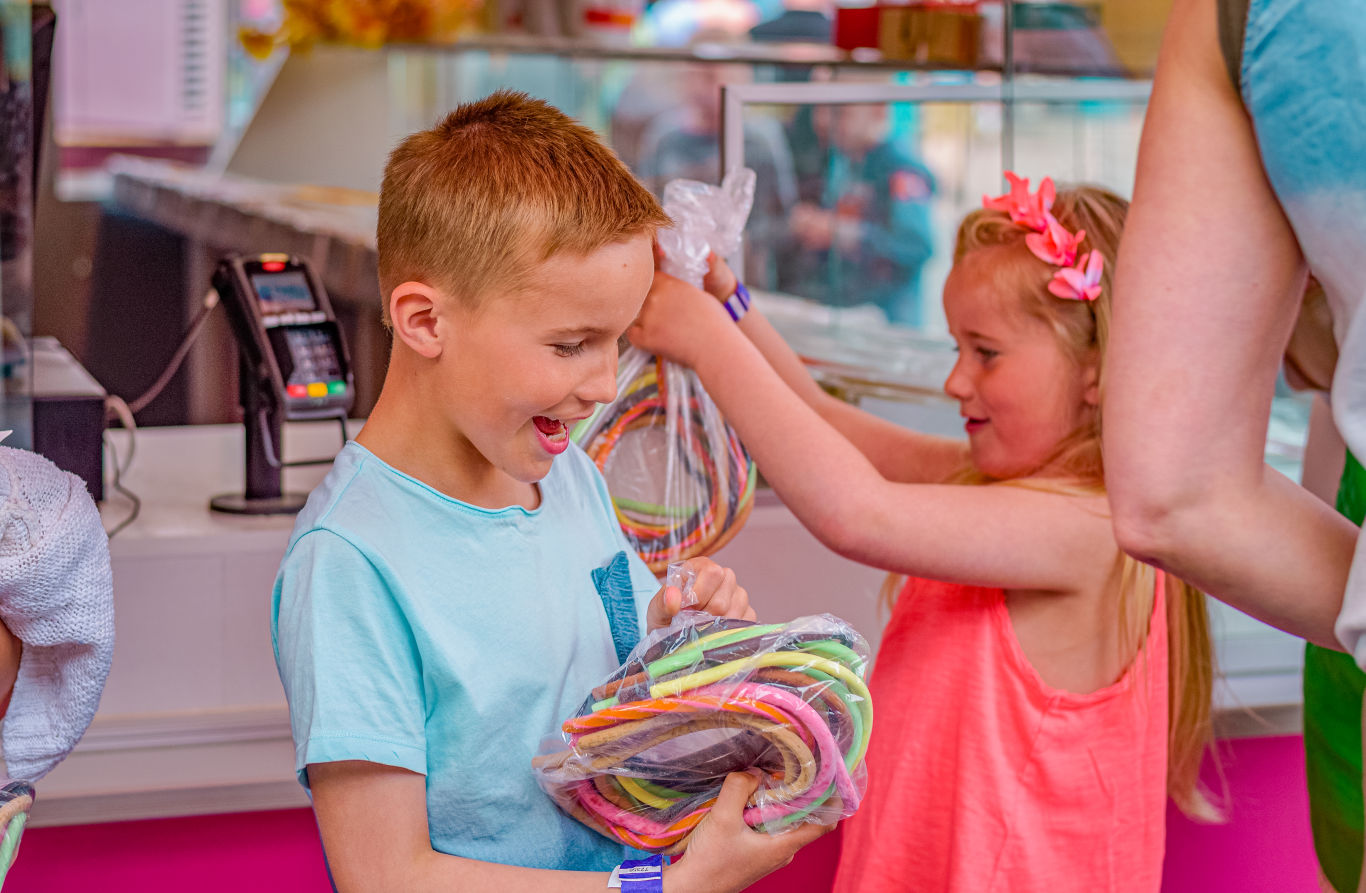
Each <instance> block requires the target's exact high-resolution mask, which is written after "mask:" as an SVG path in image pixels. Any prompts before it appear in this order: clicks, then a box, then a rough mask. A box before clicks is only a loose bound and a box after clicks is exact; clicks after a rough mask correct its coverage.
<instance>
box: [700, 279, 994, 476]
mask: <svg viewBox="0 0 1366 893" xmlns="http://www.w3.org/2000/svg"><path fill="white" fill-rule="evenodd" d="M703 287H704V288H705V289H706V290H707V291H708V292H709V293H710V294H711V295H713V296H714V297H717V298H719V299H725V298H727V297H729V296H730V295H731V294H733V293H734V292H735V274H734V273H733V272H731V269H730V267H729V266H727V265H726V263H725V261H723V260H720V259H717V258H713V259H712V267H711V270H710V271H709V272H708V273H707V278H706V280H705V281H704V282H703ZM740 331H742V332H744V333H745V336H746V337H747V338H749V340H750V341H751V342H752V343H753V344H754V346H755V347H757V348H758V349H759V352H760V353H761V354H763V356H764V359H766V360H767V361H768V363H769V365H770V366H772V367H773V369H774V371H775V372H777V373H778V376H779V377H780V378H782V380H783V381H784V382H786V383H787V386H788V387H790V388H791V389H792V390H793V391H794V392H795V393H796V394H797V396H799V397H800V398H801V399H802V400H803V401H804V402H805V403H806V404H807V405H808V406H810V407H811V408H812V409H814V410H815V411H816V412H817V413H819V414H820V417H821V418H823V419H825V420H826V421H827V422H829V423H830V424H831V425H832V426H834V428H835V430H837V431H839V432H840V433H841V434H843V435H844V436H845V437H846V438H848V439H849V441H850V442H851V443H852V444H854V446H856V447H858V449H859V451H860V452H862V453H863V455H865V456H867V457H868V461H869V462H872V463H873V466H874V467H875V468H877V470H878V471H879V472H881V473H882V476H883V477H885V478H887V479H888V480H891V481H902V482H903V483H938V482H940V481H943V480H946V479H947V478H948V477H949V476H950V475H952V474H953V473H954V472H956V471H959V470H960V469H962V468H963V467H964V466H965V465H966V464H967V461H968V449H967V444H966V443H964V442H963V441H960V440H952V439H950V438H947V437H935V436H934V435H931V434H922V433H920V432H918V431H911V430H909V429H907V428H903V427H901V426H900V425H896V424H893V423H892V422H889V421H887V420H886V419H883V418H879V417H878V416H875V415H873V414H872V413H871V412H865V411H864V410H862V409H859V408H858V407H857V406H851V405H850V404H848V403H846V402H845V401H843V400H841V399H839V398H838V397H835V396H833V395H832V394H829V393H826V391H824V390H823V389H822V388H821V387H820V385H818V384H816V381H815V379H813V378H812V377H811V373H810V372H808V371H807V368H806V364H804V363H803V362H802V361H801V358H800V357H798V356H797V353H796V351H794V350H793V349H792V348H791V347H790V346H789V345H788V343H787V342H786V341H784V340H783V336H782V335H779V334H778V332H777V330H776V329H774V328H773V326H772V324H771V323H769V321H768V319H766V318H765V317H764V315H763V314H762V313H760V312H759V309H758V308H757V307H752V308H750V311H749V312H748V313H746V314H745V315H744V317H743V318H742V319H741V320H740Z"/></svg>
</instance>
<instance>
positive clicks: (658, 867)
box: [613, 853, 664, 893]
mask: <svg viewBox="0 0 1366 893" xmlns="http://www.w3.org/2000/svg"><path fill="white" fill-rule="evenodd" d="M613 877H615V878H616V879H618V880H619V881H620V883H621V893H632V891H634V893H663V890H664V857H663V856H661V855H659V854H657V853H656V854H655V855H653V856H647V857H645V858H644V859H627V860H626V861H625V862H622V863H621V864H620V865H618V866H617V870H616V871H615V872H613Z"/></svg>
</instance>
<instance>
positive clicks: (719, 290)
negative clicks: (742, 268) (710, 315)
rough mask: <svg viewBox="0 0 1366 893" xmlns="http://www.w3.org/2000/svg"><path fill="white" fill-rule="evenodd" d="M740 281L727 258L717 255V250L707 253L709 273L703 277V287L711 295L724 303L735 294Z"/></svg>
mask: <svg viewBox="0 0 1366 893" xmlns="http://www.w3.org/2000/svg"><path fill="white" fill-rule="evenodd" d="M739 281H740V280H739V279H738V278H736V276H735V271H734V270H732V269H731V268H730V264H728V263H726V261H725V258H722V257H717V256H716V252H715V251H713V252H712V253H710V254H708V255H707V275H705V276H703V277H702V287H703V288H704V289H706V291H707V293H708V294H709V295H711V296H712V297H713V298H715V299H716V300H718V301H720V302H721V303H723V304H724V303H725V302H726V300H727V299H729V298H730V296H731V295H733V294H735V285H736V283H738V282H739Z"/></svg>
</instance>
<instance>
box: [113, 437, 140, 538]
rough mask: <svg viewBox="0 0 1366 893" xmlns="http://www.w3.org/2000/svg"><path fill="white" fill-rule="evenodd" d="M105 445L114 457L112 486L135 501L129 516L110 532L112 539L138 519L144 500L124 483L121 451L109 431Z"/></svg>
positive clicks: (117, 491)
mask: <svg viewBox="0 0 1366 893" xmlns="http://www.w3.org/2000/svg"><path fill="white" fill-rule="evenodd" d="M104 447H105V449H107V450H109V455H110V457H111V458H112V459H113V463H112V464H113V466H114V477H113V480H112V481H111V482H110V484H111V486H112V487H113V489H114V491H115V492H116V493H119V494H121V495H123V496H124V497H126V498H127V499H128V500H129V501H131V502H132V503H133V509H132V511H130V512H129V513H128V517H126V518H124V519H123V520H122V521H120V522H119V523H118V524H115V525H114V528H113V529H112V530H110V531H109V532H108V534H107V536H108V537H109V539H111V540H112V539H113V538H114V537H115V536H117V535H118V532H119V531H120V530H122V529H123V528H125V527H127V526H128V525H129V524H132V523H133V522H134V521H136V520H137V518H138V513H139V512H141V511H142V500H141V499H140V498H139V497H138V495H137V494H136V493H134V492H133V491H132V490H129V489H128V488H127V487H125V486H124V485H123V472H122V470H121V469H120V468H119V451H118V450H117V449H116V448H115V447H114V441H113V439H112V438H110V436H109V432H108V431H106V432H105V434H104Z"/></svg>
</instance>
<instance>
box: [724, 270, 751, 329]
mask: <svg viewBox="0 0 1366 893" xmlns="http://www.w3.org/2000/svg"><path fill="white" fill-rule="evenodd" d="M749 305H750V297H749V289H747V288H745V284H744V283H743V282H741V281H740V280H738V279H737V280H735V291H734V293H732V294H731V296H730V297H729V298H726V300H725V306H726V312H727V313H729V314H730V318H731V319H733V320H735V321H736V322H739V321H740V317H742V316H744V315H745V314H746V313H748V312H749Z"/></svg>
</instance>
